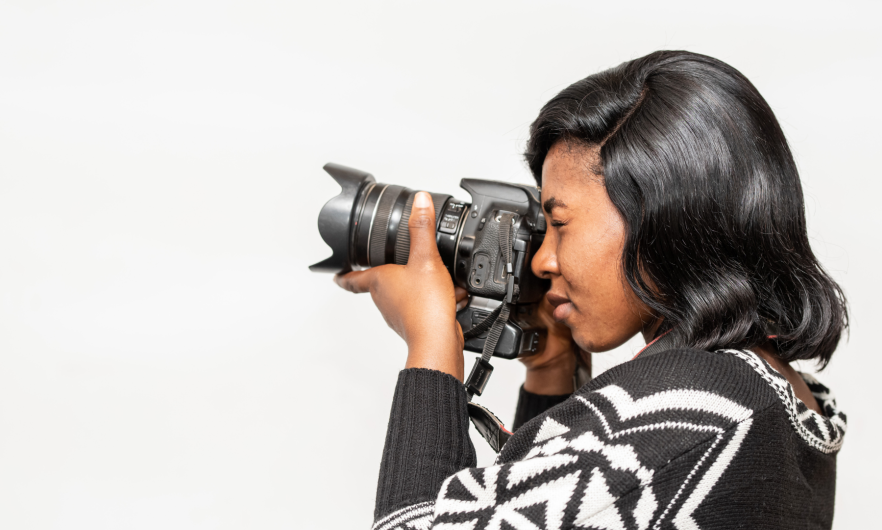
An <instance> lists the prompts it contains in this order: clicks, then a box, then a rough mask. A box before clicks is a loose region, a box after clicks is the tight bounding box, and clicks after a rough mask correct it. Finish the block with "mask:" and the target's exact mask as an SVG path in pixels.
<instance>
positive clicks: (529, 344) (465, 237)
mask: <svg viewBox="0 0 882 530" xmlns="http://www.w3.org/2000/svg"><path fill="white" fill-rule="evenodd" d="M460 187H462V188H463V189H464V190H466V191H467V192H468V193H469V195H470V196H471V198H472V202H471V204H470V205H467V209H466V205H465V204H464V203H455V202H448V203H447V205H446V209H445V211H444V212H443V214H442V216H441V223H440V226H439V231H438V248H439V250H440V249H443V248H444V247H445V246H446V244H448V242H449V241H450V240H449V237H448V241H447V242H445V241H444V239H445V237H444V236H445V235H446V232H444V231H442V230H444V227H445V226H453V222H452V217H453V214H455V212H456V210H457V209H458V208H459V204H463V215H462V218H461V223H462V228H461V230H460V231H459V233H460V237H459V240H458V242H457V243H458V244H457V248H456V249H455V256H454V260H452V261H453V262H454V263H455V266H454V270H452V271H451V275H452V276H453V279H454V283H455V284H456V285H459V286H460V287H463V288H465V289H466V290H467V291H468V292H469V294H470V295H471V296H472V301H471V303H470V304H469V306H468V307H466V308H465V309H463V310H462V311H460V312H459V313H457V320H458V321H459V323H460V325H461V326H462V329H463V332H466V331H468V330H469V329H471V328H472V327H474V326H476V325H477V324H479V323H480V322H481V321H483V320H484V319H485V318H486V317H487V316H488V315H489V314H490V313H491V312H492V311H493V310H494V309H495V308H496V306H498V305H499V304H500V303H502V302H504V301H509V302H512V301H513V302H514V303H515V305H514V307H513V311H512V315H511V317H510V318H511V319H510V321H509V323H508V324H507V325H506V327H505V329H504V330H503V333H502V335H501V336H500V338H499V343H498V344H497V346H496V350H495V351H494V355H495V356H497V357H504V358H507V359H512V358H515V357H518V356H519V355H529V354H531V353H535V352H536V351H538V350H539V349H540V348H541V347H542V346H543V344H542V343H543V341H544V333H543V332H542V331H541V330H540V328H538V326H537V321H536V311H537V305H538V303H539V301H540V300H541V299H542V297H543V296H544V295H545V292H546V291H547V290H548V281H547V280H542V279H540V278H538V277H536V276H535V275H534V274H533V271H532V269H531V262H532V258H533V255H534V254H535V253H536V251H537V250H538V249H539V247H540V246H541V245H542V241H543V239H544V238H545V216H544V215H543V214H542V208H541V205H540V202H539V190H538V188H536V187H534V186H525V185H519V184H511V183H507V182H497V181H492V180H481V179H462V180H461V181H460ZM451 204H454V205H455V206H454V207H451V206H450V205H451ZM505 213H510V214H514V217H513V218H512V221H511V222H512V228H511V233H512V236H511V248H512V254H511V256H512V273H511V274H507V270H506V263H505V259H504V258H503V255H502V246H503V245H505V244H506V242H505V241H502V240H501V223H502V222H504V219H503V214H505ZM445 220H447V221H445ZM448 230H449V228H448ZM443 257H444V256H443V254H442V258H443ZM444 261H445V264H446V263H447V260H444ZM513 285H517V286H518V288H519V291H520V292H519V296H518V298H517V300H510V299H509V300H506V299H507V298H508V297H510V295H511V290H512V286H513ZM485 338H486V334H482V335H479V336H478V337H476V338H473V339H469V340H468V341H466V345H465V347H466V349H467V350H470V351H476V352H477V351H481V349H482V348H483V346H484V339H485Z"/></svg>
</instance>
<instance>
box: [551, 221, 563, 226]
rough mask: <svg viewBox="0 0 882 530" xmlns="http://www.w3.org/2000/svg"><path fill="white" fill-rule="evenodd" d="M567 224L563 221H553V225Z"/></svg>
mask: <svg viewBox="0 0 882 530" xmlns="http://www.w3.org/2000/svg"><path fill="white" fill-rule="evenodd" d="M565 224H566V223H565V222H563V221H551V226H563V225H565Z"/></svg>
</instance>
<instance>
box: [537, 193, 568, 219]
mask: <svg viewBox="0 0 882 530" xmlns="http://www.w3.org/2000/svg"><path fill="white" fill-rule="evenodd" d="M542 207H543V208H544V209H545V213H547V214H548V215H551V211H552V210H554V209H555V208H566V207H567V204H566V203H565V202H563V201H562V200H560V199H555V198H554V197H552V198H550V199H548V200H547V201H545V202H544V203H543V204H542Z"/></svg>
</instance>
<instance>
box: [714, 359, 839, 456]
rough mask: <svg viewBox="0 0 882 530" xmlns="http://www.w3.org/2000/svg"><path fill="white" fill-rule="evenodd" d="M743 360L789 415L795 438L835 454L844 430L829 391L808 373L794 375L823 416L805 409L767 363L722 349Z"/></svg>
mask: <svg viewBox="0 0 882 530" xmlns="http://www.w3.org/2000/svg"><path fill="white" fill-rule="evenodd" d="M723 351H725V352H726V353H730V354H732V355H735V356H736V357H738V358H739V359H742V360H743V361H745V362H746V363H747V364H748V365H750V367H751V368H753V369H754V370H755V371H756V372H757V373H758V374H759V375H760V377H762V378H763V379H765V380H766V382H767V383H768V384H769V386H771V387H772V388H773V389H774V390H775V393H776V394H777V395H778V398H779V399H780V400H781V402H782V403H783V404H784V407H785V408H786V409H787V413H788V414H789V415H790V423H791V424H792V425H793V429H794V430H795V431H796V432H797V433H799V436H800V437H802V439H803V440H805V442H806V443H807V444H809V445H810V446H812V447H814V448H815V449H817V450H818V451H821V452H823V453H828V454H830V453H835V452H836V451H839V449H840V448H841V447H842V441H843V439H844V437H845V431H846V429H847V424H846V417H845V414H844V413H843V412H842V411H840V410H839V409H838V408H837V407H836V399H835V398H834V397H833V393H832V392H830V390H829V389H828V388H827V387H825V386H824V385H822V384H821V383H819V382H818V380H817V379H815V378H814V377H812V376H811V375H809V374H804V373H802V372H798V373H799V375H800V377H802V379H803V380H804V381H805V382H806V384H807V385H808V387H809V390H811V392H812V395H814V396H815V400H817V402H818V405H820V407H821V410H823V411H824V415H823V416H822V415H820V414H818V413H817V412H815V411H813V410H812V409H810V408H808V407H807V406H806V405H805V403H803V402H802V401H801V400H800V399H799V398H797V397H796V392H794V390H793V386H792V385H791V384H790V383H788V382H787V379H786V378H785V377H784V376H783V375H781V374H780V373H778V371H777V370H775V369H774V368H772V367H771V365H769V363H767V362H766V361H765V359H762V358H761V357H759V356H758V355H757V354H755V353H754V352H752V351H749V350H723Z"/></svg>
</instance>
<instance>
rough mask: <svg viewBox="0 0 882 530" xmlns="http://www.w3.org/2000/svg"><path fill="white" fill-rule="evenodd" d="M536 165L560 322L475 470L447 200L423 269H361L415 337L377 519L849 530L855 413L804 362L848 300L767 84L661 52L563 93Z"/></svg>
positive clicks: (540, 267) (535, 152) (424, 236)
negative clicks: (813, 244)
mask: <svg viewBox="0 0 882 530" xmlns="http://www.w3.org/2000/svg"><path fill="white" fill-rule="evenodd" d="M526 158H527V162H528V164H529V166H530V169H531V170H532V172H533V174H534V176H535V178H536V181H537V183H538V184H539V185H540V186H541V189H542V201H543V207H544V210H545V215H546V218H547V227H548V228H547V233H546V236H545V240H544V242H543V244H542V247H541V248H540V250H539V251H538V253H537V254H536V256H535V257H534V259H533V262H532V268H533V271H534V272H535V273H536V274H537V275H538V276H541V277H543V278H547V279H550V280H551V288H550V290H549V292H548V294H547V296H546V308H547V312H548V313H550V314H551V316H552V317H553V320H554V321H555V322H550V324H549V332H550V333H549V340H548V344H547V346H546V348H545V351H543V352H541V353H540V354H539V355H537V356H534V357H530V358H526V359H524V362H525V364H526V365H527V377H526V381H525V382H524V386H523V388H522V390H521V398H520V401H519V405H518V413H517V421H516V424H515V428H516V430H515V433H514V435H513V437H512V438H511V439H510V440H509V441H508V442H507V443H506V445H505V446H504V447H503V449H502V451H501V452H500V454H499V456H498V458H497V461H496V463H495V465H493V466H490V467H487V468H480V469H479V468H475V467H474V466H475V464H476V462H475V453H474V449H473V447H472V445H471V443H470V441H469V437H468V415H467V412H466V402H467V399H466V393H465V391H464V390H463V386H462V380H463V375H464V373H463V354H462V346H463V339H462V333H461V330H460V328H459V326H458V324H457V323H456V320H455V306H456V304H457V302H458V301H461V300H463V298H464V292H462V291H460V290H458V289H455V288H454V286H453V285H452V283H451V280H450V276H449V274H448V273H447V271H446V270H445V268H444V266H443V264H442V263H441V259H440V257H439V255H438V252H437V249H436V246H435V238H434V219H435V217H434V211H433V209H432V204H431V201H430V200H429V198H428V196H427V195H426V194H423V193H421V194H419V195H418V196H417V199H416V201H415V203H414V213H413V214H412V216H411V218H410V231H411V234H412V235H411V241H412V247H411V254H410V260H409V262H408V264H407V265H405V266H399V265H384V266H382V267H377V268H375V269H370V270H367V271H362V272H353V273H350V274H347V275H345V276H342V277H338V279H337V281H338V283H339V284H340V285H341V286H342V287H343V288H345V289H348V290H350V291H353V292H368V291H369V292H370V293H371V294H372V295H373V298H374V301H375V303H376V305H377V306H378V308H379V309H380V311H381V312H382V314H383V316H384V318H385V319H386V321H387V322H388V323H389V325H390V326H391V327H392V328H393V329H394V330H395V331H396V332H398V333H399V335H401V337H402V338H404V340H405V341H406V342H407V345H408V357H407V364H406V367H405V370H403V371H402V372H401V374H400V377H399V380H398V386H397V388H396V394H395V398H394V401H393V406H392V414H391V417H390V421H389V431H388V435H387V438H386V445H385V449H384V453H383V463H382V466H381V471H380V480H379V485H378V489H377V503H376V512H375V518H376V521H375V528H377V529H392V528H438V529H440V528H447V529H451V528H469V529H472V528H495V529H500V528H598V529H600V528H603V529H631V528H636V529H641V530H642V529H646V528H689V529H696V528H735V527H737V528H829V527H830V526H831V524H832V518H833V499H834V487H835V472H836V453H837V451H838V450H839V447H840V446H841V444H842V437H843V435H844V432H845V416H844V415H843V414H842V413H841V412H839V411H838V410H837V408H836V405H835V402H834V401H833V399H832V398H831V395H830V393H829V391H828V390H827V389H826V388H824V387H823V386H822V385H820V384H819V383H817V381H815V380H814V379H812V378H811V377H809V376H806V375H802V374H799V373H797V372H796V371H795V370H794V369H793V368H792V367H791V366H790V364H789V363H791V362H792V361H795V360H797V359H814V360H816V361H818V362H819V363H820V364H821V366H823V365H826V363H827V362H828V361H829V360H830V357H831V355H832V354H833V351H834V349H835V348H836V345H837V343H838V342H839V339H840V336H841V335H842V332H843V331H844V330H845V329H846V327H847V313H846V306H845V300H844V297H843V295H842V293H841V291H840V289H839V287H838V286H837V285H836V283H835V282H833V281H832V280H831V279H830V278H829V276H827V275H826V274H825V273H824V271H823V270H822V269H821V267H820V265H819V264H818V262H817V259H816V258H815V257H814V255H813V253H812V251H811V249H810V246H809V242H808V238H807V235H806V225H805V215H804V211H803V199H802V189H801V186H800V183H799V176H798V174H797V171H796V166H795V164H794V161H793V157H792V155H791V153H790V150H789V148H788V146H787V143H786V140H785V138H784V135H783V133H782V131H781V128H780V126H779V125H778V122H777V120H776V119H775V117H774V115H773V113H772V111H771V109H770V108H769V107H768V105H767V104H766V102H765V100H763V98H762V96H760V94H759V93H758V92H757V90H756V89H755V88H754V87H753V85H752V84H751V83H750V82H749V81H748V80H747V79H746V78H745V77H744V76H743V75H741V74H740V73H739V72H738V71H736V70H735V69H733V68H732V67H730V66H728V65H726V64H724V63H722V62H720V61H718V60H715V59H712V58H710V57H705V56H702V55H697V54H693V53H688V52H657V53H653V54H650V55H648V56H646V57H643V58H640V59H636V60H634V61H630V62H627V63H625V64H622V65H621V66H618V67H616V68H613V69H611V70H608V71H605V72H601V73H599V74H595V75H593V76H590V77H588V78H586V79H584V80H582V81H579V82H577V83H575V84H573V85H572V86H570V87H568V88H566V89H565V90H564V91H563V92H561V93H560V94H558V95H557V96H556V97H555V98H554V99H552V100H551V101H550V102H549V103H548V104H547V105H545V107H544V108H543V109H542V111H541V112H540V114H539V117H538V118H537V119H536V121H535V122H534V123H533V125H532V127H531V136H530V140H529V144H528V149H527V153H526ZM413 285H420V286H421V291H420V293H419V296H418V297H415V296H413V292H412V287H411V286H413ZM567 331H569V332H571V335H570V334H569V333H567ZM637 333H642V335H643V337H644V338H645V339H646V341H647V343H650V344H651V346H650V347H648V348H646V349H644V351H642V352H641V353H640V354H638V355H637V356H636V357H635V359H633V360H632V361H630V362H627V363H624V364H622V365H619V366H617V367H615V368H613V369H610V370H608V371H607V372H605V373H603V374H602V375H601V376H599V377H597V378H596V379H594V380H592V381H590V382H589V383H587V384H586V385H584V386H582V387H581V388H579V389H574V388H573V370H574V367H575V365H576V361H577V359H576V357H575V355H576V354H573V353H572V352H574V351H579V350H580V349H581V350H585V351H587V352H603V351H607V350H610V349H612V348H615V347H617V346H619V345H621V344H623V343H624V342H625V341H627V340H628V339H629V338H630V337H632V336H633V335H635V334H637ZM571 342H575V345H577V346H578V347H579V348H575V347H573V345H572V344H571ZM520 423H523V425H519V424H520ZM503 522H504V523H505V524H503ZM506 525H507V526H506Z"/></svg>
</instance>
